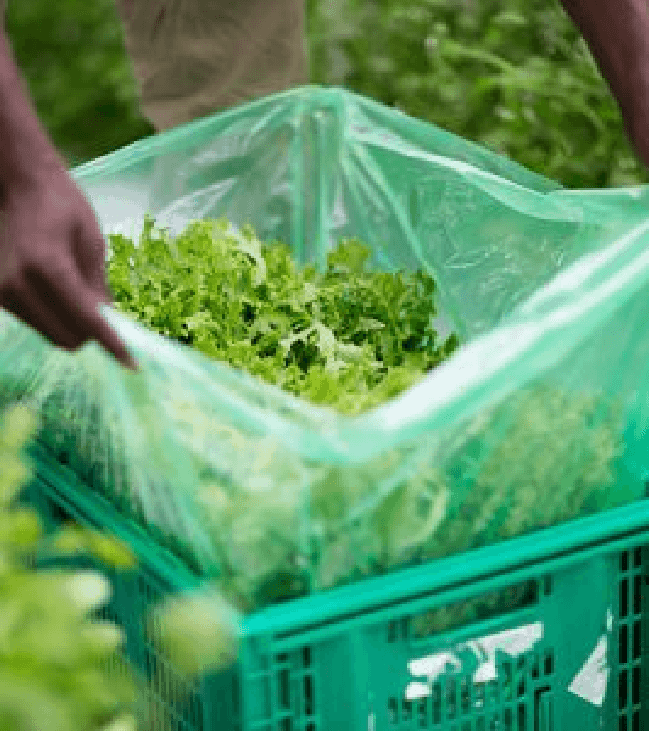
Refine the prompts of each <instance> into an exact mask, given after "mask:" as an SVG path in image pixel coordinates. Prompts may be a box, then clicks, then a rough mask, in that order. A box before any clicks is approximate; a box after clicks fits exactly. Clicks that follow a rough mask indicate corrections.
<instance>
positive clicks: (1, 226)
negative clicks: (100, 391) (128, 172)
mask: <svg viewBox="0 0 649 731" xmlns="http://www.w3.org/2000/svg"><path fill="white" fill-rule="evenodd" d="M104 247H105V245H104V238H103V236H102V233H101V230H100V228H99V224H98V223H97V219H96V217H95V214H94V212H93V210H92V208H91V206H90V204H89V203H88V201H87V200H86V198H85V197H84V195H83V194H82V192H81V191H80V189H79V188H78V187H77V185H76V184H75V182H74V181H73V179H72V178H71V176H70V175H69V173H68V172H67V171H66V170H65V168H64V167H63V165H62V163H61V164H54V165H50V166H48V167H47V169H46V170H42V171H39V173H38V175H36V176H35V177H34V178H33V180H31V181H30V183H29V184H26V185H16V186H11V187H10V188H9V189H7V190H6V194H5V196H4V199H2V200H0V307H4V308H5V309H6V310H8V311H9V312H11V313H12V314H14V315H15V316H16V317H18V318H19V319H20V320H22V321H23V322H25V323H26V324H27V325H30V326H31V327H33V328H34V329H36V330H38V331H39V332H40V333H41V334H42V335H44V336H45V337H47V338H48V339H49V340H50V341H51V342H52V343H53V344H54V345H57V346H59V347H62V348H64V349H66V350H75V349H76V348H78V347H80V346H82V345H84V344H85V343H86V342H88V341H89V340H96V341H97V342H98V343H99V344H100V345H101V346H102V347H103V348H105V349H106V350H107V351H108V352H110V353H112V354H113V355H114V356H115V358H117V360H118V361H119V362H120V363H122V364H123V365H124V366H126V367H127V368H130V369H131V370H137V364H136V363H135V361H134V360H133V358H132V357H131V356H130V354H129V353H128V352H127V350H126V347H125V345H124V343H123V342H122V340H121V339H120V338H119V336H118V335H117V334H116V333H115V331H114V330H113V329H112V328H111V327H110V326H109V325H108V323H107V322H106V321H105V320H104V318H103V317H102V316H101V314H100V312H99V307H100V305H102V304H111V303H112V297H111V295H110V293H109V290H108V287H107V286H106V282H105V258H104V257H105V254H104V251H105V248H104Z"/></svg>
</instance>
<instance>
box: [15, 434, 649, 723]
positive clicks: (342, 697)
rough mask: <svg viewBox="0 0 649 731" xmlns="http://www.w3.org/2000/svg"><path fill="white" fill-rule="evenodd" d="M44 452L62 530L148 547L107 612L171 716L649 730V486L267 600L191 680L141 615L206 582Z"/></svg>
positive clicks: (43, 497) (40, 457)
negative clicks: (558, 520) (378, 573)
mask: <svg viewBox="0 0 649 731" xmlns="http://www.w3.org/2000/svg"><path fill="white" fill-rule="evenodd" d="M34 451H35V453H36V457H37V478H36V480H35V481H34V483H33V484H32V485H31V489H30V491H29V495H28V498H29V499H30V500H31V501H32V503H34V504H35V505H36V506H37V508H38V510H39V512H40V514H41V516H42V517H43V520H44V523H45V525H46V527H47V529H48V530H54V529H56V527H57V526H58V525H60V524H61V522H63V521H65V520H70V519H72V520H75V521H78V522H79V523H80V524H83V525H88V526H92V527H96V528H100V529H105V530H108V531H111V532H114V533H116V534H117V535H119V536H120V537H121V538H122V539H124V540H126V541H127V542H128V543H129V544H130V545H131V547H132V548H133V550H134V552H135V554H136V555H137V557H138V560H139V567H138V569H136V570H134V571H129V572H122V573H118V574H115V573H113V572H111V571H107V573H108V574H109V576H110V577H111V578H112V580H113V582H114V586H115V593H114V597H113V599H112V601H111V603H110V605H109V606H107V607H106V608H105V609H104V610H103V616H104V617H106V618H109V619H112V620H114V621H117V622H118V623H119V624H121V625H122V626H124V628H125V630H126V636H127V645H126V647H125V651H124V659H123V661H124V662H126V661H127V660H126V658H128V661H130V662H132V663H134V664H135V666H137V667H139V668H140V669H141V670H142V671H143V672H144V675H145V678H146V696H147V698H146V701H147V702H148V703H150V704H154V705H156V707H157V709H158V713H157V718H158V721H157V723H156V724H155V725H154V726H153V728H154V729H155V731H168V729H174V731H347V730H349V731H352V730H354V731H357V730H361V729H362V731H366V729H367V731H383V730H384V729H385V730H386V731H387V730H388V729H394V730H395V731H405V730H406V729H407V730H409V731H410V730H414V729H434V730H435V731H577V730H579V731H581V730H582V729H583V730H584V731H585V730H587V729H588V730H590V729H604V730H605V731H649V721H648V720H647V716H648V715H649V697H648V696H647V693H648V690H649V689H648V680H649V673H648V672H647V670H648V668H647V667H646V657H647V617H648V616H649V610H648V608H647V604H646V603H647V599H648V591H647V585H648V581H649V579H648V576H649V573H648V571H649V504H647V503H645V502H643V503H641V504H639V505H638V504H636V505H634V506H631V507H625V508H619V509H616V510H613V511H610V512H608V513H606V514H604V515H600V516H598V517H594V518H583V519H579V520H576V521H574V522H572V523H570V524H566V525H563V526H558V527H555V528H550V529H547V530H545V531H541V532H538V533H537V534H535V535H532V536H526V537H522V538H517V539H513V540H510V541H508V542H507V543H505V544H501V545H499V546H497V547H488V548H485V549H481V550H478V551H473V552H470V553H466V554H463V555H460V556H455V557H452V558H447V559H443V560H439V561H437V562H435V563H432V564H429V565H428V566H423V567H418V568H415V569H408V570H404V571H401V572H398V573H395V574H392V575H389V576H386V577H381V578H373V579H367V580H365V581H362V582H360V583H357V584H355V585H353V586H349V587H343V588H339V589H334V590H331V591H329V592H324V593H321V594H315V595H313V596H310V597H307V598H304V599H300V600H296V601H292V602H289V603H285V604H283V605H278V606H275V607H271V608H268V609H266V610H263V611H260V612H258V613H255V614H253V615H250V616H248V617H247V618H246V619H245V622H244V629H243V641H242V644H241V651H240V655H239V660H238V663H237V665H236V666H235V667H233V668H231V669H229V670H228V671H226V672H221V673H219V674H217V675H214V676H212V677H208V678H202V679H199V680H197V681H196V682H195V683H192V684H190V685H183V683H182V681H181V680H180V679H179V677H178V676H177V675H176V674H174V670H173V667H172V666H171V664H170V663H169V661H168V660H167V659H166V658H165V657H164V655H163V654H161V653H160V652H158V651H157V650H156V648H155V637H152V636H149V635H148V633H147V632H146V631H145V630H144V624H143V617H144V616H145V615H146V612H147V610H148V609H149V608H150V606H151V605H152V604H153V603H155V602H156V601H158V600H160V599H161V598H162V597H163V596H165V595H166V594H168V593H171V592H177V591H179V590H183V589H187V588H190V587H192V586H195V585H198V584H199V583H200V580H199V579H198V578H197V577H195V576H194V575H192V574H191V572H189V571H188V570H187V569H186V568H185V567H184V566H183V565H182V564H181V563H179V561H178V560H177V559H176V558H174V557H173V556H171V555H170V554H169V553H167V552H166V551H164V550H162V549H161V548H160V547H159V546H157V545H156V544H155V542H154V541H153V540H152V539H151V538H149V537H147V535H146V534H145V533H144V532H143V531H142V530H141V529H140V528H138V527H137V526H135V525H134V524H131V523H129V522H128V521H126V520H124V519H123V518H122V517H121V516H120V515H119V514H118V513H117V512H116V511H115V509H114V508H113V507H111V506H110V505H108V504H107V503H105V502H104V501H103V500H102V499H101V498H98V497H97V496H96V495H92V493H91V491H90V490H88V489H87V488H84V486H83V484H81V483H80V482H79V481H78V480H77V479H76V478H75V476H74V475H73V473H72V472H71V470H70V469H69V468H66V467H65V466H62V465H60V464H58V463H57V462H56V461H54V460H51V459H49V458H48V456H47V454H46V453H45V452H42V451H41V450H40V449H39V448H38V447H37V446H36V447H34ZM476 607H477V608H478V610H479V611H476ZM467 608H471V609H472V613H471V614H467ZM506 632H509V633H510V634H509V635H507V634H501V633H506ZM512 632H513V634H512ZM476 643H477V644H476ZM598 653H599V656H598ZM122 664H123V663H119V662H118V663H116V664H115V666H114V667H113V668H111V670H112V671H114V672H120V671H121V667H122ZM604 679H605V680H606V684H605V688H606V692H605V693H604V692H603V690H602V687H601V683H602V681H603V680H604ZM476 680H479V681H480V682H475V681H476ZM582 696H585V697H582Z"/></svg>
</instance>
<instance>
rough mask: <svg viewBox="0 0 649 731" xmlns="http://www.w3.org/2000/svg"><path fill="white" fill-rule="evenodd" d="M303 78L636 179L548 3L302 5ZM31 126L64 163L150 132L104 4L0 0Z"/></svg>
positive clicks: (541, 156)
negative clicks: (36, 118) (306, 59)
mask: <svg viewBox="0 0 649 731" xmlns="http://www.w3.org/2000/svg"><path fill="white" fill-rule="evenodd" d="M306 3H307V9H308V18H309V46H310V52H311V78H312V81H313V82H314V83H325V84H342V85H345V86H347V87H348V88H351V89H353V90H355V91H358V92H361V93H363V94H367V95H368V96H371V97H373V98H375V99H377V100H379V101H381V102H383V103H384V104H387V105H393V106H397V107H399V108H401V109H403V110H404V111H406V112H408V113H409V114H413V115H415V116H417V117H421V118H423V119H425V120H428V121H430V122H433V123H435V124H437V125H439V126H440V127H443V128H445V129H448V130H450V131H452V132H455V133H456V134H459V135H461V136H462V137H465V138H467V139H471V140H475V141H478V142H480V143H482V144H484V145H487V146H489V147H490V148H492V149H494V150H496V151H498V152H501V153H504V154H506V155H508V156H509V157H511V158H513V159H515V160H516V161H518V162H520V163H522V164H523V165H525V166H527V167H529V168H531V169H533V170H536V171H538V172H541V173H543V174H545V175H547V176H549V177H551V178H554V179H555V180H558V181H560V182H561V183H563V184H564V185H567V186H571V187H582V188H584V187H600V186H611V185H626V184H635V183H637V182H646V181H649V178H648V177H647V175H646V173H645V172H644V170H643V168H642V167H641V165H640V164H639V162H638V161H637V158H636V157H635V155H634V154H633V152H632V151H631V148H630V146H629V144H628V142H627V140H626V136H625V133H624V128H623V125H622V121H621V118H620V114H619V111H618V109H617V106H616V104H615V102H614V101H613V99H612V97H611V95H610V93H609V91H608V88H607V86H606V84H605V83H604V81H603V80H602V78H601V76H600V74H599V72H598V70H597V68H596V66H595V64H594V62H593V60H592V58H591V56H590V54H589V52H588V50H587V48H586V46H585V44H584V42H583V40H582V39H581V37H580V35H579V33H578V32H577V31H576V29H575V28H574V26H573V25H572V23H571V22H570V21H569V20H568V18H567V16H566V15H565V13H564V12H563V10H562V9H561V7H560V6H559V4H558V2H557V0H408V2H406V0H326V1H325V0H306ZM7 27H8V30H9V34H10V37H11V39H12V43H13V46H14V50H15V53H16V57H17V60H18V62H19V64H20V66H21V68H22V70H23V72H24V74H25V76H26V77H27V79H28V82H29V85H30V88H31V90H32V93H33V96H34V98H35V100H36V104H37V108H38V111H39V114H40V116H41V119H42V120H43V121H44V123H45V125H46V127H47V128H48V130H49V131H50V134H51V135H52V138H53V139H54V141H55V142H56V144H57V145H58V146H59V147H61V149H63V150H64V151H65V152H66V153H67V155H68V158H69V160H70V162H72V163H77V162H80V161H84V160H87V159H91V158H93V157H96V156H98V155H100V154H103V153H106V152H109V151H110V150H112V149H115V148H117V147H120V146H122V145H124V144H126V143H128V142H131V141H133V140H135V139H138V138H140V137H143V136H145V135H148V134H151V133H152V128H151V126H150V124H149V123H148V122H147V121H146V120H145V119H143V118H142V116H141V115H140V113H139V111H138V104H137V90H136V85H135V82H134V80H133V76H132V72H131V67H130V64H129V62H128V59H127V58H126V54H125V51H124V45H123V30H122V26H121V23H120V21H119V18H118V15H117V13H116V10H115V7H114V0H93V1H92V2H91V3H88V2H87V0H29V2H19V0H9V13H8V19H7Z"/></svg>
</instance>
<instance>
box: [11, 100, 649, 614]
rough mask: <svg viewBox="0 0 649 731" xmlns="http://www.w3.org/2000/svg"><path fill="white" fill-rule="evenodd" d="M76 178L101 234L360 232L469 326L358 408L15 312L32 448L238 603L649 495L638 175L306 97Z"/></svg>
mask: <svg viewBox="0 0 649 731" xmlns="http://www.w3.org/2000/svg"><path fill="white" fill-rule="evenodd" d="M75 175H76V177H77V180H78V182H79V184H80V185H81V186H82V188H83V189H84V190H85V191H86V192H87V193H88V195H89V196H90V198H91V200H92V201H93V204H94V206H95V209H96V210H97V213H98V215H99V218H100V220H101V223H102V226H103V229H104V231H105V232H106V233H109V232H120V233H124V234H126V235H129V236H133V237H134V238H137V237H138V236H139V233H140V232H141V229H142V223H143V218H144V215H145V214H146V213H151V214H153V215H154V216H155V218H156V222H157V224H158V225H160V226H167V227H169V228H170V229H171V230H172V231H174V232H179V231H180V230H182V228H184V226H185V225H187V224H188V223H189V222H190V221H192V220H195V219H204V218H216V217H220V216H225V217H227V218H228V219H229V220H230V221H232V222H233V224H234V225H235V226H242V225H244V224H246V223H251V224H252V225H253V226H254V227H255V229H256V232H257V234H258V235H259V237H260V238H261V239H262V240H266V241H268V240H281V241H285V242H287V243H288V244H289V245H290V246H291V248H292V251H293V252H294V255H295V257H296V258H297V259H298V260H299V261H301V262H307V261H309V262H315V263H318V264H322V263H323V261H324V257H325V255H326V252H327V251H328V250H330V248H331V247H332V246H334V245H335V244H336V243H337V241H338V240H339V238H342V237H345V236H357V237H359V238H360V239H362V240H363V241H364V242H365V243H366V244H368V245H369V246H370V247H371V248H372V263H373V265H374V266H376V267H378V268H380V269H383V270H387V271H394V270H396V269H399V268H404V269H408V270H412V269H416V268H423V269H425V270H426V271H428V272H430V273H432V274H433V275H434V277H435V279H436V281H437V284H438V286H439V290H440V297H441V305H442V310H443V312H442V317H441V318H440V323H439V325H440V329H442V330H443V329H448V330H455V331H456V332H459V334H460V335H461V337H462V340H463V347H462V348H461V349H460V350H459V351H458V352H457V353H456V354H455V355H454V356H453V357H452V358H451V359H450V360H449V361H447V362H446V363H444V364H443V365H442V366H440V367H439V368H437V369H436V370H435V371H434V372H433V373H431V374H430V375H429V376H428V377H427V378H425V379H424V380H423V381H422V382H421V383H420V384H418V385H417V386H415V387H413V388H412V389H411V390H410V391H409V392H407V393H406V394H404V395H403V396H401V397H399V398H396V399H394V401H392V402H390V403H388V404H386V405H384V406H383V407H380V408H378V409H376V410H375V411H373V412H371V413H368V414H365V415H363V416H360V417H357V418H348V417H342V416H338V415H336V414H334V413H332V412H331V411H329V410H326V409H322V408H316V407H313V406H311V405H309V404H307V403H305V402H302V401H299V400H297V399H295V398H294V397H292V396H290V395H289V394H286V393H283V392H280V391H278V390H277V389H275V388H272V387H269V386H267V385H265V384H262V383H261V382H258V381H257V380H255V379H253V378H251V377H248V376H246V375H245V374H241V373H237V372H235V371H233V370H232V369H230V368H228V367H227V366H224V365H222V364H220V363H216V362H213V361H210V360H209V359H208V358H206V357H204V356H202V355H201V354H199V353H196V352H193V351H191V350H190V349H189V348H188V347H186V346H182V345H179V344H177V343H173V342H171V341H169V340H166V339H165V338H162V337H160V336H158V335H157V334H154V333H151V332H149V331H147V330H146V329H145V328H143V327H141V326H139V325H137V324H135V323H133V322H132V321H131V320H129V319H127V318H126V317H124V316H123V315H121V314H119V313H117V312H116V311H114V310H112V309H110V308H106V309H105V315H106V317H107V318H108V319H109V321H110V322H111V323H112V324H113V325H114V326H115V327H116V328H117V329H118V331H119V332H120V334H121V335H122V337H124V338H125V340H126V342H127V343H128V344H129V346H130V347H131V349H132V351H133V353H134V354H135V356H136V358H137V359H138V360H139V362H140V364H141V372H140V374H138V375H133V374H130V373H127V372H125V371H123V370H121V369H120V368H119V367H118V366H117V365H116V364H115V363H114V362H113V361H112V360H110V359H109V357H108V356H106V355H105V354H104V353H103V352H101V351H100V350H99V349H98V348H97V347H96V346H94V345H93V346H89V347H87V348H84V349H83V350H82V351H81V352H79V353H77V354H74V355H69V354H66V353H61V352H59V351H57V350H55V349H53V348H51V347H50V346H49V345H47V344H46V343H45V342H44V341H43V340H42V339H41V338H39V337H38V336H36V335H35V334H34V333H32V332H31V331H29V330H28V329H26V328H24V327H23V326H22V325H20V324H19V323H17V322H16V321H15V320H13V318H11V317H9V316H8V315H3V317H2V330H1V331H0V353H1V356H0V373H1V374H2V378H1V379H0V380H1V382H2V384H3V386H2V387H3V392H4V398H5V399H12V398H16V397H18V396H20V395H25V396H29V397H30V398H34V397H36V399H37V401H38V402H39V403H41V404H42V410H43V413H44V414H45V415H47V414H50V417H49V421H48V420H47V419H46V420H45V421H46V425H45V427H44V429H43V434H42V439H43V441H45V442H46V443H48V444H50V446H51V447H52V448H54V449H56V450H58V452H59V453H63V452H65V454H66V455H67V457H66V458H67V459H69V461H70V462H71V463H72V465H73V467H74V468H75V470H76V471H77V472H78V473H79V474H80V475H81V477H82V478H83V479H84V480H85V484H86V485H88V486H89V487H88V489H95V490H98V491H100V492H101V493H102V494H103V495H104V496H105V497H107V498H108V499H110V500H111V501H113V502H115V503H116V504H118V506H119V508H120V510H121V511H122V512H123V513H124V514H130V515H132V516H133V517H134V518H135V519H136V520H138V521H140V522H141V523H143V524H145V525H147V526H148V528H149V529H150V530H151V531H153V532H155V533H157V534H158V535H159V536H160V540H161V541H163V542H165V543H166V544H167V545H169V544H170V545H171V546H172V547H173V548H174V549H175V550H176V551H177V552H178V553H180V554H181V555H182V556H183V557H184V558H186V559H187V560H188V562H189V563H190V565H192V566H194V567H195V568H196V569H198V570H200V571H203V572H207V573H212V574H218V575H220V576H221V583H222V586H223V587H224V591H225V592H226V594H228V595H229V596H230V597H231V598H232V599H233V600H234V601H235V603H237V605H238V606H242V607H243V608H244V609H245V610H252V609H255V608H259V607H261V606H264V605H266V604H269V603H273V602H274V601H278V600H281V599H286V598H289V597H293V596H297V595H301V594H305V593H308V592H310V591H313V590H316V589H321V588H327V587H330V586H334V585H337V584H341V583H345V582H348V581H351V580H354V579H357V578H360V577H362V576H368V575H372V574H379V573H383V572H386V571H389V570H391V569H394V568H396V567H398V566H404V565H412V564H416V563H418V562H421V561H424V560H426V559H429V558H434V557H438V556H443V555H447V554H450V553H454V552H457V551H462V550H466V549H469V548H473V547H478V546H482V545H487V544H489V543H493V542H496V541H499V540H502V539H504V538H507V537H510V536H513V535H518V534H520V533H525V532H527V531H530V530H533V529H536V528H540V527H543V526H546V525H552V524H555V523H558V522H561V521H563V520H567V519H570V518H572V517H576V516H580V515H585V514H589V513H593V512H596V511H598V510H603V509H606V508H608V507H612V506H615V505H619V504H623V503H626V502H629V501H631V500H635V499H640V498H642V497H643V496H644V491H645V487H644V480H645V476H646V467H647V457H646V455H647V454H649V452H648V451H647V449H646V446H647V445H646V444H645V440H646V439H647V437H646V434H647V428H646V427H647V419H649V413H648V407H647V398H646V385H647V383H648V382H649V381H648V379H647V377H648V375H649V374H647V372H646V370H647V368H648V366H647V365H646V364H647V363H648V362H649V360H648V359H647V357H646V356H647V353H646V352H645V351H646V350H648V349H649V338H647V337H646V336H645V335H644V328H645V323H646V322H647V318H648V316H649V312H648V311H647V309H648V308H649V305H647V304H646V303H647V302H648V301H649V299H648V297H647V294H648V290H649V254H647V250H648V248H647V244H648V243H649V220H647V218H646V213H645V212H646V210H647V204H648V203H649V190H646V189H644V188H643V189H630V190H617V191H603V192H591V191H584V192H580V191H564V190H561V189H559V187H558V186H557V185H555V184H554V183H552V182H551V181H547V180H545V179H543V178H541V177H539V176H537V175H535V174H533V173H529V172H527V171H525V170H523V169H521V168H519V167H518V166H516V165H515V164H513V163H511V162H509V161H507V160H504V159H502V158H499V157H497V156H495V155H493V154H491V153H489V152H488V151H485V150H483V149H481V148H479V147H476V146H475V145H472V144H470V143H468V142H465V141H462V140H459V139H458V138H456V137H453V136H452V135H449V134H447V133H445V132H443V131H441V130H438V129H436V128H434V127H431V126H430V125H425V124H423V123H420V122H417V121H415V120H412V119H410V118H408V117H406V116H405V115H403V114H400V113H398V112H395V111H394V110H389V109H386V108H383V107H381V106H380V105H377V104H374V103H372V102H370V101H368V100H365V99H363V98H360V97H357V96H355V95H352V94H350V93H347V92H343V91H338V90H322V89H314V88H306V89H299V90H295V91H292V92H287V93H285V94H280V95H277V96H275V97H272V98H269V99H264V100H261V101H258V102H255V103H253V104H250V105H247V106H245V107H242V108H239V109H236V110H232V111H230V112H227V113H225V114H222V115H218V116H216V117H214V118H210V119H206V120H201V121H198V122H195V123H193V124H191V125H188V126H186V127H182V128H179V129H176V130H172V131H170V132H167V133H165V134H161V135H158V136H155V137H153V138H151V139H149V140H144V141H142V142H140V143H137V144H136V145H133V146H130V147H128V148H125V149H124V150H121V151H118V152H116V153H114V154H112V155H109V156H107V157H105V158H102V159H99V160H97V161H94V162H93V163H90V164H88V165H85V166H83V167H81V168H79V169H77V170H76V171H75ZM62 444H63V446H62ZM66 450H67V451H66ZM79 489H83V485H82V486H81V487H80V488H79Z"/></svg>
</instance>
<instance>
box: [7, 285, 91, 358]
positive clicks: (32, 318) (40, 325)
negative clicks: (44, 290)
mask: <svg viewBox="0 0 649 731" xmlns="http://www.w3.org/2000/svg"><path fill="white" fill-rule="evenodd" d="M0 306H2V307H3V308H4V309H5V310H7V311H9V312H11V313H12V314H13V315H15V316H16V317H17V318H18V319H19V320H21V321H22V322H24V323H25V324H26V325H29V326H30V327H32V328H34V330H37V331H38V332H39V333H40V334H41V335H43V336H44V337H46V338H47V339H48V340H49V341H50V342H51V343H52V344H53V345H56V346H58V347H60V348H65V349H66V350H74V349H75V348H77V347H78V346H79V345H80V344H81V342H82V336H81V334H80V333H79V331H78V330H77V328H76V327H74V326H72V327H69V326H66V325H65V324H64V323H63V322H62V321H61V318H60V317H59V316H58V315H57V313H56V312H55V309H54V308H53V307H52V303H51V302H43V300H42V296H41V293H40V292H39V291H38V289H37V288H35V287H33V286H32V285H31V284H29V283H27V282H25V283H23V284H21V286H20V291H19V292H18V291H15V292H14V291H12V290H11V289H9V290H5V291H4V292H3V293H2V296H1V297H0Z"/></svg>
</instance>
